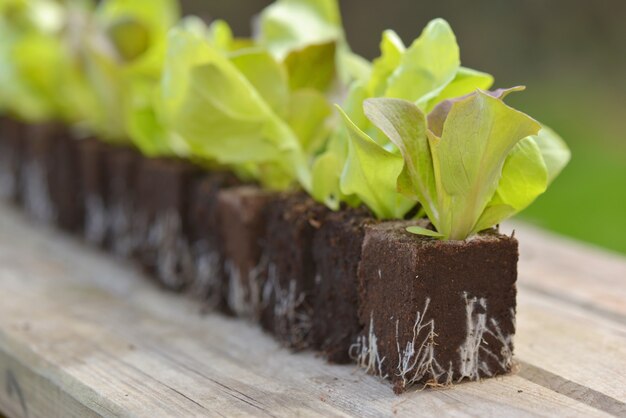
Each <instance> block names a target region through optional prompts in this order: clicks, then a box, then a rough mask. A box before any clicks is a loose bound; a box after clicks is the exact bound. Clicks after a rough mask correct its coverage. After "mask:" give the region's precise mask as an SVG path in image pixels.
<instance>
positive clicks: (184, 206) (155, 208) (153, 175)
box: [134, 158, 200, 291]
mask: <svg viewBox="0 0 626 418" xmlns="http://www.w3.org/2000/svg"><path fill="white" fill-rule="evenodd" d="M199 174H200V169H199V168H198V167H197V166H195V165H193V164H191V163H189V162H186V161H182V160H176V159H166V158H143V159H141V160H140V167H139V173H138V183H137V204H136V208H135V218H134V226H135V231H134V233H135V234H136V239H137V241H138V248H137V257H138V259H139V262H140V263H141V265H142V266H143V268H144V270H145V271H146V272H148V273H149V274H151V275H153V276H155V277H156V278H157V280H158V281H159V282H160V283H161V284H162V285H163V286H165V287H166V288H168V289H171V290H177V291H180V290H182V289H184V288H185V286H186V285H187V284H188V281H189V279H190V269H191V267H192V265H191V264H192V260H191V253H190V249H189V246H188V243H187V239H186V237H185V236H184V231H183V219H184V218H185V216H186V214H187V212H188V207H189V198H190V192H191V182H192V179H193V178H194V177H196V176H198V175H199Z"/></svg>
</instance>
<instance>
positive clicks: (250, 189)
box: [218, 186, 276, 320]
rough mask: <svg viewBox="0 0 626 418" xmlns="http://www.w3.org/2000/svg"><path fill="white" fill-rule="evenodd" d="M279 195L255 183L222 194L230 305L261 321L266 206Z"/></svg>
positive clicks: (220, 209)
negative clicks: (256, 185)
mask: <svg viewBox="0 0 626 418" xmlns="http://www.w3.org/2000/svg"><path fill="white" fill-rule="evenodd" d="M275 198H276V194H274V193H271V192H268V191H265V190H262V189H260V188H258V187H255V186H239V187H234V188H232V189H225V190H222V191H220V192H219V195H218V216H219V230H220V239H221V241H222V249H223V254H224V260H225V263H224V269H225V272H226V277H227V281H226V283H225V285H226V294H227V298H226V306H227V309H228V311H230V312H232V313H233V314H235V315H237V316H241V317H246V318H249V319H253V320H258V319H259V315H260V309H261V302H262V300H261V291H262V289H263V286H264V284H265V281H266V276H265V272H266V268H265V264H266V263H265V260H264V259H263V258H262V254H263V251H262V250H263V245H264V239H265V231H266V218H265V215H266V208H267V205H268V203H269V202H271V201H272V200H273V199H275Z"/></svg>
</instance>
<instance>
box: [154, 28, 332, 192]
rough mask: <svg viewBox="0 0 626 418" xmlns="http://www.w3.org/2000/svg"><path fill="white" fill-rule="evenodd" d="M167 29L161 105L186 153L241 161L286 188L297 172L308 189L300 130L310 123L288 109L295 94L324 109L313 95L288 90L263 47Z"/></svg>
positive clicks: (282, 72)
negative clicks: (219, 43) (234, 45)
mask: <svg viewBox="0 0 626 418" xmlns="http://www.w3.org/2000/svg"><path fill="white" fill-rule="evenodd" d="M170 37H171V38H172V39H171V42H170V53H169V57H168V64H167V65H166V68H165V75H164V77H163V80H164V81H163V82H164V87H163V92H164V107H165V109H166V112H167V114H168V115H170V118H171V123H170V125H171V127H172V129H173V131H174V132H175V133H176V134H177V135H179V136H180V137H181V138H183V139H184V141H185V143H186V144H187V145H188V146H189V150H190V153H191V154H192V155H194V156H196V157H198V158H202V159H207V160H214V161H217V162H219V163H222V164H227V165H233V166H238V167H241V166H242V165H245V166H246V169H245V172H247V173H250V174H251V175H253V176H255V177H257V178H258V180H259V181H261V182H262V183H263V184H265V185H266V186H268V187H272V188H285V187H288V186H289V185H290V184H292V183H293V182H294V181H295V180H297V181H298V182H299V183H300V185H301V186H302V187H303V188H304V189H305V190H309V189H310V187H311V185H310V183H311V180H310V167H309V162H308V161H307V158H306V154H305V152H304V151H303V147H304V144H308V142H307V141H308V140H309V139H310V138H308V137H307V138H300V137H299V136H298V134H302V135H303V136H305V135H307V134H311V135H314V134H315V132H316V131H315V129H312V128H311V127H310V126H307V125H306V123H307V122H306V121H301V120H300V121H298V120H296V119H292V120H291V122H292V123H293V124H294V127H292V126H291V125H290V123H289V122H290V120H289V115H290V109H291V106H292V105H293V104H294V103H295V104H297V103H298V102H299V103H300V104H302V105H306V106H307V107H308V109H309V110H311V111H313V112H314V113H317V114H323V113H324V111H323V110H322V111H321V112H320V110H319V107H318V104H319V102H317V101H315V99H310V98H306V97H304V96H300V95H298V96H296V95H295V94H292V93H291V92H290V90H289V86H288V79H287V77H286V71H285V69H284V67H283V66H282V65H281V64H280V63H279V62H278V61H276V60H275V58H274V57H273V56H272V55H270V54H269V52H268V51H266V50H264V49H261V48H251V49H238V50H235V51H233V52H231V53H224V51H222V50H220V49H218V48H215V47H213V46H212V45H211V44H210V43H209V42H206V40H205V39H204V38H203V37H199V36H198V35H197V34H195V33H191V32H190V31H186V30H184V29H176V30H174V31H172V33H171V35H170ZM318 127H319V126H318ZM294 128H295V129H294ZM296 131H297V132H296ZM250 164H253V165H254V167H253V168H251V167H250Z"/></svg>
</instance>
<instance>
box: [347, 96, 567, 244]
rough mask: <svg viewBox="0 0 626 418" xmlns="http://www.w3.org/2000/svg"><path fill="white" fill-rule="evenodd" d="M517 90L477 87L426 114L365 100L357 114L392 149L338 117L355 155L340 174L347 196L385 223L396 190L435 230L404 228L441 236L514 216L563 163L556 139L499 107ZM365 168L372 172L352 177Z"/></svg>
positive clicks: (408, 105)
mask: <svg viewBox="0 0 626 418" xmlns="http://www.w3.org/2000/svg"><path fill="white" fill-rule="evenodd" d="M520 89H521V88H512V89H507V90H496V91H493V92H488V91H483V90H477V91H476V92H474V93H471V94H469V95H466V96H462V97H459V98H455V99H449V100H445V101H442V102H440V103H439V104H438V105H437V106H435V107H434V108H433V110H432V111H431V112H430V113H429V114H428V117H427V116H426V114H425V113H424V112H423V110H422V109H420V107H419V105H417V104H415V103H414V102H411V101H407V100H404V99H390V98H373V99H368V100H366V101H365V104H364V114H365V115H366V117H367V118H368V119H369V120H370V121H371V122H372V123H373V124H374V126H376V127H377V128H378V129H380V131H381V132H382V133H383V134H384V135H385V136H386V138H388V140H389V141H390V142H391V143H393V144H394V146H395V147H396V149H397V150H398V152H397V153H394V152H393V151H386V150H385V148H384V147H383V146H381V145H379V144H378V143H376V142H375V141H374V140H373V139H372V138H370V137H369V136H368V135H367V134H366V133H364V132H363V131H362V130H360V129H359V128H358V127H356V125H355V124H354V123H352V122H351V121H350V119H349V118H348V117H347V116H344V117H345V119H346V123H347V126H348V129H349V131H350V135H351V136H350V138H351V150H356V151H351V155H350V157H349V158H348V164H347V165H346V169H345V171H344V178H343V180H344V181H345V183H346V184H347V185H349V186H350V188H349V189H348V191H353V192H355V193H357V194H359V196H360V197H361V198H362V199H363V201H364V202H365V203H366V204H368V206H370V208H371V209H372V210H373V211H374V212H375V213H376V215H377V216H379V217H381V218H386V217H394V216H396V215H397V214H395V213H393V212H391V211H389V210H388V208H393V207H394V203H395V202H393V198H394V195H393V192H394V191H395V190H398V191H399V192H400V193H401V194H402V195H403V196H405V197H407V198H408V199H409V200H411V201H414V202H419V203H420V204H421V206H422V208H423V210H424V212H425V213H426V215H427V216H428V219H429V220H430V221H431V223H432V225H433V226H434V228H435V231H431V230H427V229H424V228H421V227H417V226H415V227H410V228H408V230H409V231H410V232H413V233H416V234H422V235H428V236H435V237H439V238H443V239H451V240H462V239H465V238H467V237H469V236H471V235H473V234H476V233H478V232H480V231H482V230H485V229H488V228H491V227H493V226H494V225H496V224H498V223H499V222H501V221H502V220H504V219H506V218H508V217H510V216H512V215H514V214H515V213H517V212H519V211H520V210H522V209H524V208H525V207H527V206H528V205H529V204H530V203H531V202H532V201H533V200H534V199H535V198H536V197H537V196H538V195H539V194H541V193H543V192H544V191H545V190H546V188H547V186H548V184H549V183H550V182H551V181H552V180H553V179H554V178H555V177H556V175H558V173H559V172H560V171H561V170H562V168H563V167H564V166H565V164H566V163H567V161H568V160H569V151H568V149H567V147H566V146H565V144H564V143H563V141H562V140H561V139H560V138H558V136H556V135H555V134H554V133H553V132H552V131H550V130H549V129H547V128H545V129H543V128H542V126H541V125H540V124H539V123H538V122H536V121H535V120H534V119H532V118H531V117H529V116H528V115H525V114H524V113H522V112H519V111H517V110H515V109H513V108H511V107H509V106H507V105H506V104H505V103H504V102H503V98H504V97H505V96H506V95H507V94H509V93H510V92H512V91H518V90H520ZM539 144H541V145H539ZM383 150H384V151H385V152H387V154H384V156H383V154H381V153H382V152H383ZM373 155H376V157H375V158H373V159H372V156H373ZM364 156H365V157H364ZM377 159H378V160H380V161H376V160H377ZM354 167H357V168H354ZM365 168H367V170H368V171H369V173H376V175H373V174H370V175H365V176H361V177H359V176H355V175H354V174H353V172H357V173H359V172H363V171H364V170H365ZM391 168H393V169H391ZM373 179H375V181H376V182H377V183H375V184H374V183H372V181H373ZM384 199H387V201H385V200H384ZM371 202H374V204H372V203H371Z"/></svg>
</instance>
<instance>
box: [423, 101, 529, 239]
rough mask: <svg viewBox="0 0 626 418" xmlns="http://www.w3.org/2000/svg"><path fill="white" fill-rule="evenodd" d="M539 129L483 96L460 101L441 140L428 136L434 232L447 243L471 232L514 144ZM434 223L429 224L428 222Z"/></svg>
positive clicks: (444, 129) (451, 112) (496, 184)
mask: <svg viewBox="0 0 626 418" xmlns="http://www.w3.org/2000/svg"><path fill="white" fill-rule="evenodd" d="M540 128H541V127H540V125H539V124H538V123H537V122H535V121H534V120H533V119H531V118H530V117H528V116H527V115H525V114H523V113H521V112H518V111H516V110H514V109H512V108H510V107H509V106H507V105H505V104H504V103H503V102H502V101H501V100H500V99H497V98H494V97H492V96H490V95H488V94H486V93H484V92H480V91H479V92H477V93H476V94H474V95H472V96H470V97H468V98H465V99H464V100H461V101H458V102H456V103H454V104H453V105H452V108H451V110H450V112H449V114H448V116H447V118H446V121H445V124H444V127H443V132H442V135H441V137H440V138H439V137H437V136H436V135H435V134H433V133H432V132H430V131H429V133H428V134H429V141H430V145H431V147H430V148H431V154H432V158H433V166H434V172H435V178H436V181H437V189H438V198H439V203H438V205H439V207H440V212H439V219H438V220H437V222H436V223H435V222H433V223H434V224H435V225H436V227H437V230H438V231H439V232H441V233H442V234H444V236H446V237H448V238H450V239H454V240H456V239H464V238H466V237H468V236H469V235H471V234H472V233H473V232H476V231H475V228H476V225H477V223H478V220H479V218H480V216H481V215H482V212H483V211H484V210H485V207H486V206H487V204H488V202H489V200H490V199H491V197H492V196H493V194H494V193H495V191H496V189H497V187H498V183H499V181H500V176H501V173H502V167H503V165H504V162H505V160H506V158H507V156H508V155H509V153H510V152H511V150H512V149H513V148H514V147H515V145H516V144H517V143H518V142H519V141H521V140H522V139H524V138H525V137H527V136H530V135H535V134H536V133H537V132H538V131H539V129H540ZM431 221H432V220H431Z"/></svg>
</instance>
